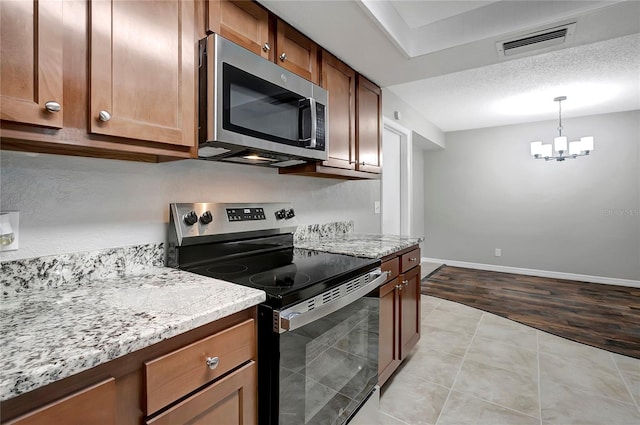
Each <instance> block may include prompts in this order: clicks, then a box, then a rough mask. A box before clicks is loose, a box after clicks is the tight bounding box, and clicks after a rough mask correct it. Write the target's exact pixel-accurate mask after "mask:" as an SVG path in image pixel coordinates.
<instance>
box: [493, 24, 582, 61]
mask: <svg viewBox="0 0 640 425" xmlns="http://www.w3.org/2000/svg"><path fill="white" fill-rule="evenodd" d="M575 28H576V24H575V22H573V23H571V24H566V25H562V26H559V27H553V28H547V29H544V30H542V31H536V32H532V33H529V34H524V35H522V36H519V37H518V38H517V39H512V40H504V41H499V42H497V43H496V48H497V49H498V54H499V55H500V56H515V55H519V54H522V53H528V52H532V51H536V50H542V49H546V48H548V47H554V46H559V45H561V44H567V43H568V42H570V41H571V39H572V38H573V33H574V31H575Z"/></svg>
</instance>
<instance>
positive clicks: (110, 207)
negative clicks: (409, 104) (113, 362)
mask: <svg viewBox="0 0 640 425" xmlns="http://www.w3.org/2000/svg"><path fill="white" fill-rule="evenodd" d="M0 164H1V169H0V209H1V210H19V211H20V249H19V250H18V251H8V252H3V253H1V254H0V259H1V260H8V259H18V258H30V257H36V256H42V255H50V254H56V253H63V252H77V251H86V250H94V249H103V248H110V247H118V246H126V245H135V244H143V243H150V242H161V241H164V239H165V235H166V226H167V224H166V223H167V221H168V215H169V203H170V202H284V201H290V202H292V203H293V206H294V208H295V210H296V213H297V217H298V222H299V223H300V224H313V223H326V222H331V221H341V220H354V222H355V231H356V232H373V233H379V232H380V215H375V214H374V210H373V204H374V201H377V200H380V181H379V180H367V181H341V180H334V179H322V178H312V177H299V176H284V175H283V176H281V175H278V174H277V171H276V170H272V169H264V168H261V167H256V166H247V165H235V164H224V163H218V162H207V161H198V160H183V161H176V162H168V163H162V164H147V163H138V162H129V161H117V160H107V159H94V158H78V157H70V156H58V155H45V154H39V155H35V156H33V154H25V153H19V152H10V151H1V152H0Z"/></svg>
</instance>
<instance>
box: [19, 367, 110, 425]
mask: <svg viewBox="0 0 640 425" xmlns="http://www.w3.org/2000/svg"><path fill="white" fill-rule="evenodd" d="M115 423H116V381H115V379H113V378H109V379H107V380H106V381H103V382H101V383H99V384H97V385H94V386H93V387H90V388H87V389H84V390H82V391H78V392H77V393H74V394H72V395H70V396H68V397H66V398H63V399H62V400H59V401H56V402H54V403H51V404H49V405H47V406H45V407H43V408H41V409H38V410H36V411H35V412H32V413H28V414H26V415H24V416H22V417H20V418H18V419H16V420H14V421H11V422H8V423H7V425H50V424H68V425H75V424H77V425H84V424H101V425H109V424H111V425H115Z"/></svg>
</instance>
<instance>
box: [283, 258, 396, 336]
mask: <svg viewBox="0 0 640 425" xmlns="http://www.w3.org/2000/svg"><path fill="white" fill-rule="evenodd" d="M369 275H370V276H372V277H375V278H374V279H373V280H371V281H369V283H367V284H366V285H364V286H362V287H360V288H358V289H356V290H355V291H353V292H350V293H348V294H346V295H344V296H342V297H340V298H338V299H336V300H334V301H331V302H329V303H327V304H323V305H321V306H319V307H316V308H314V309H313V310H309V311H305V312H300V311H296V310H295V308H296V306H293V307H290V308H288V309H286V310H283V311H281V312H278V313H276V314H278V317H279V320H278V324H279V326H278V329H277V331H278V332H279V333H282V332H287V331H293V330H295V329H298V328H301V327H302V326H304V325H307V324H309V323H311V322H313V321H315V320H318V319H322V318H323V317H325V316H328V315H329V314H331V313H333V312H335V311H338V310H340V309H341V308H343V307H345V306H347V305H349V304H351V303H353V302H355V301H357V300H358V299H360V298H362V297H364V296H365V295H367V294H368V293H369V292H371V291H373V290H374V289H376V288H377V287H379V286H380V285H381V284H382V283H384V281H385V280H386V278H387V275H386V274H384V273H382V271H381V270H380V269H376V270H374V271H373V272H371V273H370V274H369ZM274 330H275V329H274Z"/></svg>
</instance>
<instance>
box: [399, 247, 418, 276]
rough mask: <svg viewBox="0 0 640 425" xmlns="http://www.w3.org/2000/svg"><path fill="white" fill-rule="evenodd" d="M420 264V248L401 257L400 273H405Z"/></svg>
mask: <svg viewBox="0 0 640 425" xmlns="http://www.w3.org/2000/svg"><path fill="white" fill-rule="evenodd" d="M418 264H420V248H418V249H414V250H413V251H409V252H407V253H406V254H404V255H403V256H402V257H401V258H400V270H401V271H400V273H404V272H406V271H407V270H409V269H411V268H413V267H415V266H417V265H418Z"/></svg>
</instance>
